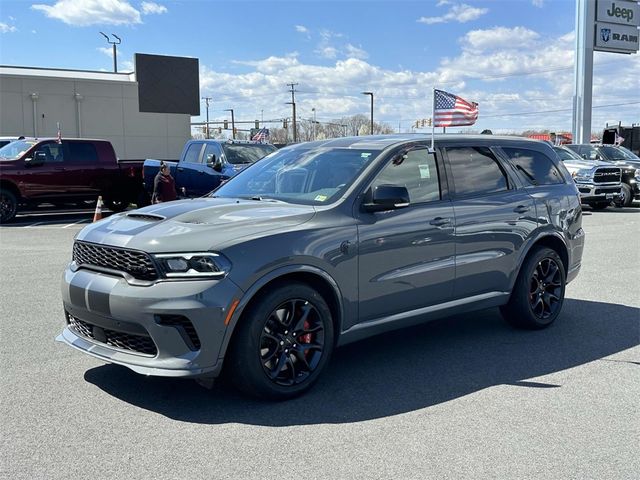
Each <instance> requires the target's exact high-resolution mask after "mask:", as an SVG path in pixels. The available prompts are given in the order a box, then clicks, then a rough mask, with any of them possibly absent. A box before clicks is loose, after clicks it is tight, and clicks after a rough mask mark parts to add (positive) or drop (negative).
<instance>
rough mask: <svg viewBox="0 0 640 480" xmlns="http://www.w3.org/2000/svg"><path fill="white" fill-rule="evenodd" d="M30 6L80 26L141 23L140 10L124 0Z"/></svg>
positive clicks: (66, 0) (74, 0) (69, 0)
mask: <svg viewBox="0 0 640 480" xmlns="http://www.w3.org/2000/svg"><path fill="white" fill-rule="evenodd" d="M31 8H32V9H33V10H40V11H42V12H43V13H44V14H45V15H46V16H47V17H49V18H55V19H57V20H61V21H63V22H64V23H66V24H68V25H74V26H80V27H84V26H87V25H96V24H110V25H129V24H136V23H142V20H141V16H140V12H139V11H138V10H136V9H135V8H134V7H133V6H131V4H130V3H129V2H128V1H126V0H58V1H56V3H55V4H54V5H44V4H35V5H32V6H31Z"/></svg>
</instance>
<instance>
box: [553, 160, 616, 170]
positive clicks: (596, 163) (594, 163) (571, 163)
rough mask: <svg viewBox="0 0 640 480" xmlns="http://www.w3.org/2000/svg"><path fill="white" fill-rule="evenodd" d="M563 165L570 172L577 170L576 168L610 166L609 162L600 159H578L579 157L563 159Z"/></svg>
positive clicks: (588, 168)
mask: <svg viewBox="0 0 640 480" xmlns="http://www.w3.org/2000/svg"><path fill="white" fill-rule="evenodd" d="M562 163H564V166H565V167H567V170H569V171H570V172H572V173H573V172H577V171H578V170H590V169H595V168H598V167H612V166H613V165H612V164H611V162H601V161H600V160H579V159H577V158H576V159H571V160H564V161H563V162H562Z"/></svg>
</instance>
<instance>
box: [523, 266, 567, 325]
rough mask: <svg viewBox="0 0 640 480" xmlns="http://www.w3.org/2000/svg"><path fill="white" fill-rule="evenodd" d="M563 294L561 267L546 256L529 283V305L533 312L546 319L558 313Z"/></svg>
mask: <svg viewBox="0 0 640 480" xmlns="http://www.w3.org/2000/svg"><path fill="white" fill-rule="evenodd" d="M561 295H562V276H561V274H560V267H559V266H558V264H557V263H556V261H555V260H554V259H553V258H544V259H542V260H541V261H540V262H538V265H537V266H536V268H535V270H534V271H533V275H532V276H531V281H530V283H529V306H530V307H531V311H532V312H533V314H534V315H535V316H536V317H538V318H539V319H541V320H545V319H547V318H549V317H550V316H552V315H553V314H555V313H556V311H557V309H558V307H559V306H560V298H561V297H560V296H561Z"/></svg>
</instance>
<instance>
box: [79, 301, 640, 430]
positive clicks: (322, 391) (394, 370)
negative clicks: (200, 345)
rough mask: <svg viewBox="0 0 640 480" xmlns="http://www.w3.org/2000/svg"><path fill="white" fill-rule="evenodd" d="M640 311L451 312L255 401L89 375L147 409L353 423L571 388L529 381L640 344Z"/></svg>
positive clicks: (345, 354) (228, 391) (110, 369)
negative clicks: (550, 314)
mask: <svg viewBox="0 0 640 480" xmlns="http://www.w3.org/2000/svg"><path fill="white" fill-rule="evenodd" d="M639 324H640V309H638V308H632V307H627V306H623V305H616V304H609V303H599V302H590V301H583V300H571V299H567V300H566V301H565V305H564V308H563V313H562V315H561V317H560V318H559V319H558V321H557V322H556V324H555V325H553V326H552V327H551V328H548V329H546V330H543V331H534V332H531V331H520V330H515V329H512V328H510V327H509V326H508V325H507V324H506V323H504V321H503V320H502V318H501V317H500V315H499V313H498V311H497V310H487V311H482V312H478V313H475V314H469V315H465V316H457V317H450V318H448V319H445V320H440V321H438V322H435V323H431V324H426V325H423V326H420V327H414V328H410V329H404V330H398V331H396V332H392V333H387V334H384V335H381V336H378V337H374V338H371V339H368V340H364V341H361V342H359V343H355V344H352V345H348V346H345V347H343V348H339V349H337V350H336V351H335V352H334V356H333V359H332V361H331V364H330V365H329V367H328V369H327V371H326V372H325V373H324V375H323V377H322V378H321V379H320V381H319V382H318V383H317V384H316V385H315V386H314V388H312V390H311V391H310V392H309V393H307V394H306V395H303V396H302V397H299V398H297V399H294V400H290V401H288V402H282V403H269V402H262V401H257V400H252V399H248V398H246V397H244V396H242V395H241V394H239V393H236V392H235V391H234V390H233V389H232V388H230V387H227V386H221V385H220V384H216V386H214V389H213V390H212V391H209V390H206V389H204V388H202V387H200V386H198V385H197V384H196V383H195V382H193V381H189V380H176V379H168V378H155V377H142V376H140V375H137V374H135V373H133V372H131V371H129V370H128V369H126V368H124V367H119V366H115V365H104V366H100V367H97V368H93V369H91V370H88V371H87V372H86V373H85V379H86V381H88V382H90V383H92V384H94V385H96V386H98V387H99V388H100V389H102V390H103V391H105V392H106V393H108V394H110V395H113V396H114V397H117V398H119V399H121V400H123V401H125V402H128V403H130V404H133V405H136V406H138V407H140V408H144V409H146V410H150V411H153V412H157V413H159V414H161V415H165V416H167V417H169V418H173V419H175V420H179V421H184V422H194V423H204V424H221V423H243V424H251V425H265V426H289V425H308V424H320V423H348V422H359V421H363V420H370V419H375V418H381V417H388V416H390V415H396V414H400V413H405V412H411V411H414V410H418V409H422V408H425V407H429V406H431V405H437V404H439V403H442V402H446V401H448V400H452V399H456V398H459V397H462V396H464V395H468V394H469V393H472V392H475V391H478V390H481V389H484V388H487V387H491V386H494V385H500V384H510V385H516V386H521V387H523V388H561V385H554V384H548V383H544V382H538V381H530V380H527V379H530V378H534V377H538V376H541V375H545V374H549V373H553V372H558V371H561V370H565V369H568V368H572V367H575V366H579V365H582V364H585V363H588V362H592V361H594V360H598V359H602V358H603V357H607V356H609V355H612V354H614V353H617V352H620V351H622V350H626V349H628V348H631V347H633V346H635V345H638V343H639V335H640V334H639Z"/></svg>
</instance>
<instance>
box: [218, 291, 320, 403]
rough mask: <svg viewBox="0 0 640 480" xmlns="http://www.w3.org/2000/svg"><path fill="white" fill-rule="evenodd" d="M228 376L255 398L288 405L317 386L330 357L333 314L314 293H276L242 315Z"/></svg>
mask: <svg viewBox="0 0 640 480" xmlns="http://www.w3.org/2000/svg"><path fill="white" fill-rule="evenodd" d="M237 328H238V331H237V332H236V333H235V335H234V341H233V343H232V345H231V347H230V352H229V355H230V358H229V360H230V361H229V363H228V364H227V366H226V368H227V369H228V370H227V375H228V377H229V378H230V379H231V381H232V382H233V383H234V385H235V386H236V387H237V388H238V389H240V390H242V391H243V392H245V393H248V394H250V395H253V396H257V397H261V398H266V399H271V400H286V399H288V398H292V397H295V396H297V395H300V394H301V393H303V392H304V391H306V390H307V389H309V388H310V387H311V385H313V383H315V381H316V380H317V379H318V377H319V376H320V374H321V373H322V371H323V370H324V368H325V366H326V364H327V362H328V361H329V358H330V357H331V353H332V351H333V321H332V319H331V311H330V310H329V307H328V305H327V303H326V302H325V300H324V299H323V298H322V296H321V295H320V294H319V293H318V292H317V291H315V290H314V289H313V288H311V287H309V286H307V285H305V284H301V283H293V284H288V285H281V286H278V287H275V288H274V289H273V290H271V291H269V292H267V293H266V294H265V295H263V296H262V297H260V298H259V299H258V300H257V301H256V303H254V304H253V305H252V306H251V307H249V309H248V310H247V311H246V312H245V313H244V314H243V317H242V319H241V321H240V324H239V325H238V327H237Z"/></svg>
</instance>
